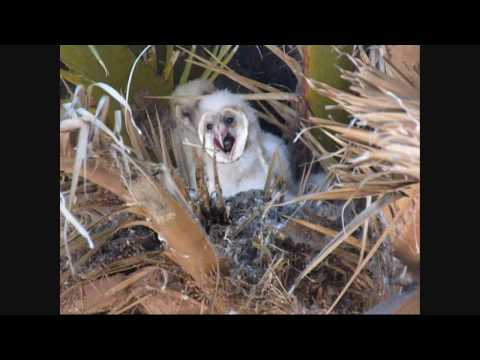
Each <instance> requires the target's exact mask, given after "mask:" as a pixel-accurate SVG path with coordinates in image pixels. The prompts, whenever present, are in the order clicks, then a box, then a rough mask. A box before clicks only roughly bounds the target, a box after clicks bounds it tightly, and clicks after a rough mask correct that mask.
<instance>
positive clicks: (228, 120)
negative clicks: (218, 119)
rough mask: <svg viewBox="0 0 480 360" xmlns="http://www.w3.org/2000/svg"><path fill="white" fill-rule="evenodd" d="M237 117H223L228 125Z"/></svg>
mask: <svg viewBox="0 0 480 360" xmlns="http://www.w3.org/2000/svg"><path fill="white" fill-rule="evenodd" d="M234 120H235V119H234V118H233V117H232V116H227V117H225V118H224V119H223V121H224V122H225V124H226V125H232V124H233V121H234Z"/></svg>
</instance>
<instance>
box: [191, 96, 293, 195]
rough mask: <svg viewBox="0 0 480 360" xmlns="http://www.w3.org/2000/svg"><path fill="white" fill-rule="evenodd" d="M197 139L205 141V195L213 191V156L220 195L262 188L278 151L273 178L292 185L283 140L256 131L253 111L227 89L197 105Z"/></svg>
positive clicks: (255, 118)
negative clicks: (279, 177)
mask: <svg viewBox="0 0 480 360" xmlns="http://www.w3.org/2000/svg"><path fill="white" fill-rule="evenodd" d="M198 113H199V115H200V117H199V121H198V138H199V139H200V141H201V142H203V139H205V149H206V152H207V154H208V155H209V156H207V159H206V175H207V185H208V190H209V192H210V193H211V192H214V191H215V182H214V170H213V154H214V152H215V157H216V161H217V169H218V176H219V181H220V186H221V188H222V192H223V195H224V196H225V197H230V196H232V195H235V194H237V193H239V192H242V191H248V190H253V189H255V190H257V189H264V188H265V182H266V180H267V176H268V169H269V165H270V162H271V161H272V157H273V155H274V153H275V152H278V155H279V156H278V158H277V161H276V163H275V164H274V168H273V170H274V175H276V176H282V177H283V178H284V180H285V181H286V183H287V185H288V186H289V187H290V186H291V184H292V179H291V174H290V166H289V159H288V152H287V146H286V145H285V143H284V142H283V140H282V139H281V138H279V137H277V136H275V135H273V134H270V133H267V132H265V131H263V130H262V129H261V128H260V124H259V121H258V119H257V116H256V113H255V110H254V109H253V108H252V107H251V106H250V105H248V103H247V102H246V101H245V100H243V98H242V96H240V95H237V94H232V93H230V92H229V91H228V90H221V91H215V92H214V93H212V94H210V95H208V96H205V97H204V98H203V99H202V100H200V102H199V104H198Z"/></svg>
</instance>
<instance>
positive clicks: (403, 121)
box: [307, 58, 420, 192]
mask: <svg viewBox="0 0 480 360" xmlns="http://www.w3.org/2000/svg"><path fill="white" fill-rule="evenodd" d="M351 59H352V61H353V62H354V64H355V65H356V67H357V69H358V70H357V71H356V72H348V71H343V77H344V79H346V80H349V81H350V82H351V83H352V86H351V90H352V93H346V92H343V91H340V90H337V89H335V88H332V87H330V86H328V85H326V84H322V83H319V82H316V81H315V80H311V79H307V82H308V83H309V84H310V85H311V86H312V87H313V88H314V89H315V90H317V91H318V92H319V93H320V94H321V95H323V96H327V97H329V98H331V99H333V100H335V101H336V102H337V103H338V104H339V106H341V107H342V108H343V109H345V110H347V111H348V112H349V113H350V114H351V115H352V116H353V117H354V118H355V119H357V121H356V122H355V127H350V126H346V125H342V124H333V123H332V122H331V121H322V120H321V119H312V121H313V122H314V123H315V124H316V125H317V126H318V127H319V128H321V129H323V130H325V131H328V132H329V133H330V135H331V136H332V137H333V138H336V139H337V140H338V142H339V143H343V144H345V145H344V147H345V150H346V151H345V153H344V157H343V159H342V160H343V163H342V165H341V166H337V167H334V168H333V169H332V170H333V171H334V172H335V174H336V175H337V176H338V177H339V178H340V180H341V181H342V182H345V183H350V184H351V185H355V186H356V187H357V188H358V189H359V190H362V191H363V192H368V191H369V184H370V180H372V181H373V180H375V182H377V183H378V182H384V183H385V185H388V183H389V182H391V183H392V184H393V183H395V186H393V187H392V188H393V189H394V190H396V189H397V188H398V183H399V182H403V183H404V184H414V183H419V182H420V93H419V89H418V88H416V87H415V86H413V85H412V84H411V83H409V82H407V81H405V80H404V79H403V78H401V77H395V78H392V77H389V76H387V75H386V74H384V73H381V72H380V71H378V70H376V69H374V68H373V67H371V66H368V65H365V64H363V63H362V62H361V61H359V60H358V59H354V58H351ZM332 132H333V133H335V134H336V135H333V134H332ZM360 168H361V169H362V170H363V172H362V173H361V175H360V176H359V177H357V179H358V180H357V181H352V180H354V179H352V175H353V176H354V175H355V170H358V169H360ZM360 179H361V180H360Z"/></svg>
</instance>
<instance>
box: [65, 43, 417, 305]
mask: <svg viewBox="0 0 480 360" xmlns="http://www.w3.org/2000/svg"><path fill="white" fill-rule="evenodd" d="M357 51H358V53H357V56H355V57H352V62H353V63H354V64H355V65H356V67H357V70H356V71H354V72H345V73H344V77H345V79H347V80H349V81H350V82H351V83H352V89H351V90H352V91H351V92H349V93H345V92H341V91H339V90H337V89H333V88H331V87H329V86H327V85H326V84H321V83H318V82H315V81H313V80H310V79H305V81H307V82H308V84H309V86H311V87H312V88H314V89H316V90H317V91H319V92H320V93H321V94H322V95H324V96H328V97H330V98H332V99H333V100H335V101H336V102H337V103H338V104H339V106H341V107H342V108H343V109H345V110H347V111H348V112H349V113H351V114H352V115H353V116H354V118H355V119H357V122H356V123H355V124H353V126H344V125H341V124H338V123H335V122H334V121H331V120H325V119H317V118H314V117H309V118H307V119H303V121H302V123H301V126H303V127H304V128H305V129H307V128H311V127H312V124H313V125H314V126H315V127H317V128H320V129H322V131H324V132H325V133H326V134H328V135H329V136H330V137H331V138H332V139H334V140H335V141H336V142H337V143H338V144H339V145H340V147H339V148H340V150H339V151H337V152H336V153H334V154H324V153H321V151H318V152H315V149H316V146H317V145H318V144H316V140H315V137H313V136H312V134H311V133H310V131H308V130H305V131H303V132H302V137H303V139H302V141H306V142H308V143H309V145H310V146H309V148H310V149H313V152H312V154H313V155H314V157H316V158H318V159H320V160H321V159H322V158H325V157H326V155H327V156H330V158H334V157H336V158H337V161H336V162H335V166H332V167H331V168H330V169H329V170H330V171H331V174H332V177H331V178H332V179H333V180H334V181H332V182H331V183H330V184H328V186H327V188H326V189H324V190H325V191H321V192H319V191H317V190H315V189H304V190H305V193H304V194H302V195H301V196H299V197H297V198H296V199H294V200H292V201H290V202H288V203H281V202H280V200H281V197H279V196H278V195H277V194H278V192H277V189H276V188H275V184H276V182H275V181H272V180H271V179H269V180H267V184H266V187H265V191H250V192H245V193H240V194H238V195H236V196H235V197H232V198H230V199H222V198H221V196H220V197H217V198H215V199H210V198H209V196H208V193H207V191H206V189H205V188H204V187H203V190H202V186H200V191H199V193H198V194H191V193H189V192H188V191H187V190H186V189H185V186H184V182H183V181H182V179H181V177H180V176H179V175H178V173H177V170H176V169H175V166H174V164H175V159H174V157H173V155H172V154H173V153H175V152H174V151H172V149H171V144H170V141H169V131H168V127H167V126H166V125H165V124H166V122H165V120H164V116H163V115H162V114H161V113H159V112H157V111H155V112H150V113H149V115H148V116H147V118H146V119H144V121H143V122H141V121H138V124H137V123H136V122H135V121H134V117H133V114H132V112H131V110H130V108H129V107H128V104H127V103H126V101H124V105H125V112H124V113H123V114H117V116H118V117H121V116H122V115H123V116H124V124H125V126H126V129H127V132H128V134H129V146H126V145H125V144H124V142H123V140H122V139H121V138H120V137H119V132H118V131H117V132H112V131H110V130H109V129H108V128H106V127H105V126H104V125H103V122H104V120H105V117H106V114H107V112H108V105H109V101H110V100H109V99H110V98H114V99H119V100H120V101H121V99H122V97H121V96H120V95H119V94H118V93H116V92H115V90H114V89H110V88H107V87H104V89H105V90H106V91H107V93H108V94H109V95H110V96H109V97H105V98H104V99H103V100H101V101H100V102H99V103H98V104H96V109H95V111H92V110H91V106H89V105H91V104H90V103H89V97H88V91H84V90H83V89H82V88H78V89H77V91H76V93H75V94H74V98H73V99H72V102H71V103H70V105H69V106H70V107H67V110H66V111H65V112H63V113H62V114H61V123H60V125H61V126H60V128H61V130H60V138H61V159H60V166H61V170H62V174H61V179H60V183H61V191H62V198H61V210H62V213H61V215H62V222H61V224H62V225H61V229H60V233H61V239H62V241H61V243H60V249H61V259H60V261H61V275H60V279H61V312H62V313H65V314H79V313H82V314H95V313H109V314H172V313H182V314H186V313H188V314H191V313H193V314H208V313H222V314H229V313H235V314H244V313H249V314H252V313H253V314H298V313H300V314H309V313H311V314H323V313H340V314H352V313H364V312H366V311H367V310H368V309H370V308H371V307H372V306H374V305H376V304H378V303H381V302H382V301H384V300H386V299H389V298H391V297H392V296H393V295H395V294H397V293H399V292H400V291H404V290H405V288H408V287H409V286H415V285H418V278H415V277H411V276H409V274H408V273H406V272H405V264H406V263H407V264H409V261H411V263H414V264H417V263H418V261H416V260H415V259H416V256H417V257H419V251H417V249H418V245H419V235H418V234H416V233H415V229H416V226H417V224H416V223H415V224H414V225H412V223H411V221H409V220H408V219H411V218H412V216H410V215H411V212H412V211H416V213H415V215H418V214H419V211H418V209H417V208H418V203H419V201H418V198H417V197H416V196H418V190H417V187H418V186H419V183H420V173H419V170H418V169H419V147H420V143H419V142H420V140H419V130H420V129H419V112H418V106H419V95H418V83H415V82H412V81H411V80H410V79H407V78H405V76H402V73H401V71H399V70H398V69H396V68H394V66H393V65H392V66H390V65H388V62H387V66H386V67H387V68H388V71H386V72H382V71H380V70H379V69H378V68H379V66H378V64H372V61H371V60H372V59H371V57H365V56H366V53H365V52H364V50H363V48H359V49H358V50H357ZM288 60H289V61H292V60H291V59H288ZM198 61H201V60H200V59H199V60H198ZM385 61H387V60H385ZM206 65H208V66H209V67H211V68H213V69H214V70H218V72H219V73H221V71H223V72H225V71H226V70H225V69H223V68H220V69H217V68H215V66H214V64H210V63H208V64H206ZM382 66H385V64H382ZM220 70H221V71H220ZM228 75H230V76H232V77H234V76H238V75H236V74H235V75H232V74H228ZM241 80H242V81H246V80H245V79H243V78H242V79H241ZM414 80H415V78H414ZM252 86H254V85H252ZM87 90H88V89H87ZM255 90H256V91H255ZM261 90H262V89H258V88H256V89H252V91H254V92H256V93H257V94H261V93H262V91H261ZM268 90H269V91H271V90H272V89H268ZM282 97H283V98H284V97H285V94H284V93H280V92H279V95H278V99H282ZM260 98H261V97H260ZM264 99H268V101H271V102H272V106H274V107H277V108H278V109H277V110H279V112H281V110H282V109H283V108H284V107H285V105H284V104H283V103H281V102H280V100H276V99H277V98H275V94H274V93H272V92H269V94H267V95H266V96H265V98H264ZM290 109H292V108H291V107H290ZM386 109H387V110H388V111H386ZM287 113H288V116H287V117H292V112H291V111H288V112H287ZM270 115H271V114H270ZM270 115H268V116H270ZM283 120H285V119H283ZM287 120H288V119H287ZM162 125H163V126H162ZM139 128H141V131H138V130H139ZM117 130H118V129H117ZM77 134H78V135H77ZM322 149H323V148H322ZM201 168H202V164H201V161H199V165H198V169H197V170H201ZM197 172H198V173H200V174H201V171H197ZM79 179H82V180H79ZM199 180H201V179H199ZM199 183H200V184H201V181H199ZM415 209H417V210H415ZM407 215H408V216H407ZM418 216H419V215H418ZM413 218H416V216H414V217H413ZM412 226H413V229H414V230H413V231H414V233H415V234H414V235H412V236H410V237H407V239H412V238H414V239H418V241H417V242H416V243H415V244H414V245H415V246H416V248H415V246H413V248H412V242H411V240H409V241H407V242H405V241H404V240H405V239H406V237H405V236H404V234H405V233H406V232H408V231H411V229H412ZM417 235H418V236H417ZM398 239H400V240H401V241H400V242H401V243H402V244H404V245H405V246H404V247H403V252H402V251H400V256H399V257H400V260H402V261H400V260H399V259H398V258H397V257H395V256H394V254H395V252H394V250H397V249H398V248H400V249H402V247H401V246H396V245H395V244H396V240H398ZM397 242H398V241H397ZM91 245H93V247H92V246H91ZM412 254H413V255H412ZM396 255H398V254H396ZM402 255H403V256H402ZM405 259H407V260H405ZM412 259H414V260H412Z"/></svg>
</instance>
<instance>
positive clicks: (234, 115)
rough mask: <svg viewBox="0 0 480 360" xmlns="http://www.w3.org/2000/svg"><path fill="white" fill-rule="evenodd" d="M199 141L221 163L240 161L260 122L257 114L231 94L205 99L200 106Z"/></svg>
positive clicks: (239, 97) (222, 91) (219, 94)
mask: <svg viewBox="0 0 480 360" xmlns="http://www.w3.org/2000/svg"><path fill="white" fill-rule="evenodd" d="M198 111H199V117H198V124H197V130H198V137H199V139H200V143H201V144H203V141H204V140H205V149H206V151H207V153H208V154H209V155H210V156H211V157H213V154H214V152H215V155H216V159H217V161H218V162H221V163H230V162H233V161H236V160H238V159H239V158H240V157H241V156H242V154H243V153H244V151H245V147H246V146H247V140H248V137H249V132H250V133H251V132H252V131H253V132H255V131H256V129H257V126H258V121H257V118H256V116H255V112H254V110H253V109H252V108H251V107H250V106H249V105H248V103H247V102H246V101H244V100H243V99H242V97H241V96H240V95H236V94H232V93H230V92H229V91H228V90H221V91H216V92H214V93H213V94H210V95H208V96H205V97H204V98H203V99H202V100H200V102H199V104H198Z"/></svg>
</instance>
